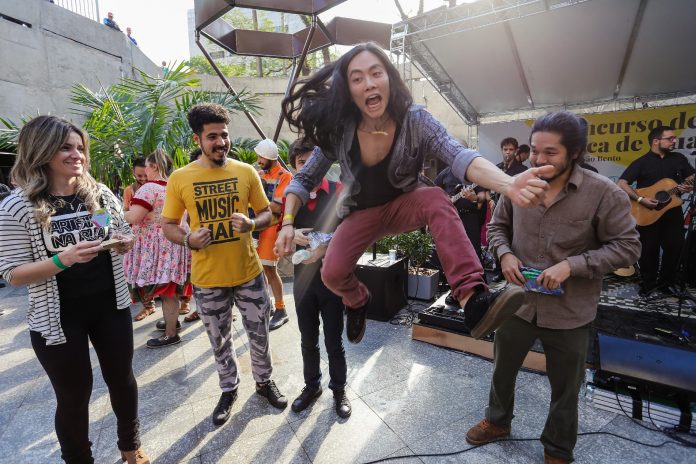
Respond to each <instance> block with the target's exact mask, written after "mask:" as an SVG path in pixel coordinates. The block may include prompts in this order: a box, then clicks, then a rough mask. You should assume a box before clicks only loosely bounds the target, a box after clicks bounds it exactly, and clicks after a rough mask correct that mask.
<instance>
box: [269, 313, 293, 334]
mask: <svg viewBox="0 0 696 464" xmlns="http://www.w3.org/2000/svg"><path fill="white" fill-rule="evenodd" d="M289 320H290V318H289V317H288V312H287V311H286V310H285V308H283V309H276V310H275V311H273V316H271V321H270V323H269V324H268V329H269V330H275V329H278V328H280V326H282V325H283V324H285V323H286V322H288V321H289Z"/></svg>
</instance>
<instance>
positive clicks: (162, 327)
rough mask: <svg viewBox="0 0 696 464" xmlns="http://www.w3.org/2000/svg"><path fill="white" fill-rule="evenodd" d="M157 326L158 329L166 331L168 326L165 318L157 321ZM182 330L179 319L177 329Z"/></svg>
mask: <svg viewBox="0 0 696 464" xmlns="http://www.w3.org/2000/svg"><path fill="white" fill-rule="evenodd" d="M155 328H156V329H157V330H161V331H165V330H166V328H167V324H166V323H165V322H164V319H163V320H161V321H157V323H156V324H155ZM180 330H181V322H179V321H178V320H177V321H176V331H177V332H178V331H180Z"/></svg>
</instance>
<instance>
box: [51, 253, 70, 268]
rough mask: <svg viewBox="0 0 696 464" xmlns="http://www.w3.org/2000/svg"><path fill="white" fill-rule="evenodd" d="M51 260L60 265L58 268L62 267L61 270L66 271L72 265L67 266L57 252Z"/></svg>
mask: <svg viewBox="0 0 696 464" xmlns="http://www.w3.org/2000/svg"><path fill="white" fill-rule="evenodd" d="M51 260H52V261H53V264H55V265H56V266H57V267H58V269H60V270H61V271H64V270H66V269H67V268H69V267H70V266H66V265H65V264H63V262H62V261H61V260H60V258H59V257H58V255H57V254H55V255H53V257H52V258H51Z"/></svg>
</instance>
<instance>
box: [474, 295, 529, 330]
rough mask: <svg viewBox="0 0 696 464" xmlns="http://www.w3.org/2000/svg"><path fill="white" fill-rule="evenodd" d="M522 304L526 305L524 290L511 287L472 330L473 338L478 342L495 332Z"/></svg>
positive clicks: (497, 299)
mask: <svg viewBox="0 0 696 464" xmlns="http://www.w3.org/2000/svg"><path fill="white" fill-rule="evenodd" d="M522 303H524V290H523V289H522V287H518V286H516V285H510V286H509V287H507V288H506V289H505V290H504V291H503V293H502V294H501V295H500V296H498V298H496V299H495V302H494V303H493V305H491V307H489V308H488V311H486V314H485V315H484V316H483V318H481V320H480V321H479V323H478V324H476V327H474V328H473V329H472V330H471V336H472V337H473V338H475V339H477V340H478V339H481V338H483V337H485V336H486V335H488V334H489V333H491V332H493V331H494V330H495V329H497V328H498V327H500V324H502V323H503V321H505V319H507V318H508V317H510V316H512V315H513V314H515V313H516V312H517V310H518V309H520V306H522Z"/></svg>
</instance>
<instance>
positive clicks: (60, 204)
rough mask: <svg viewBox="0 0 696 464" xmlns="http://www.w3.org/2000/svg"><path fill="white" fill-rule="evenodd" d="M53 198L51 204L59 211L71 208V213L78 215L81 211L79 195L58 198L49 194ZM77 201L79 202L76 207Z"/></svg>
mask: <svg viewBox="0 0 696 464" xmlns="http://www.w3.org/2000/svg"><path fill="white" fill-rule="evenodd" d="M49 196H50V197H51V204H52V205H53V207H54V208H55V209H57V210H60V209H65V208H70V211H72V212H73V213H77V212H79V211H80V206H81V204H80V203H79V198H78V197H77V195H68V196H67V197H57V196H55V195H52V194H50V193H49ZM65 198H69V199H70V200H69V201H65ZM75 200H78V203H77V207H76V206H75Z"/></svg>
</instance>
